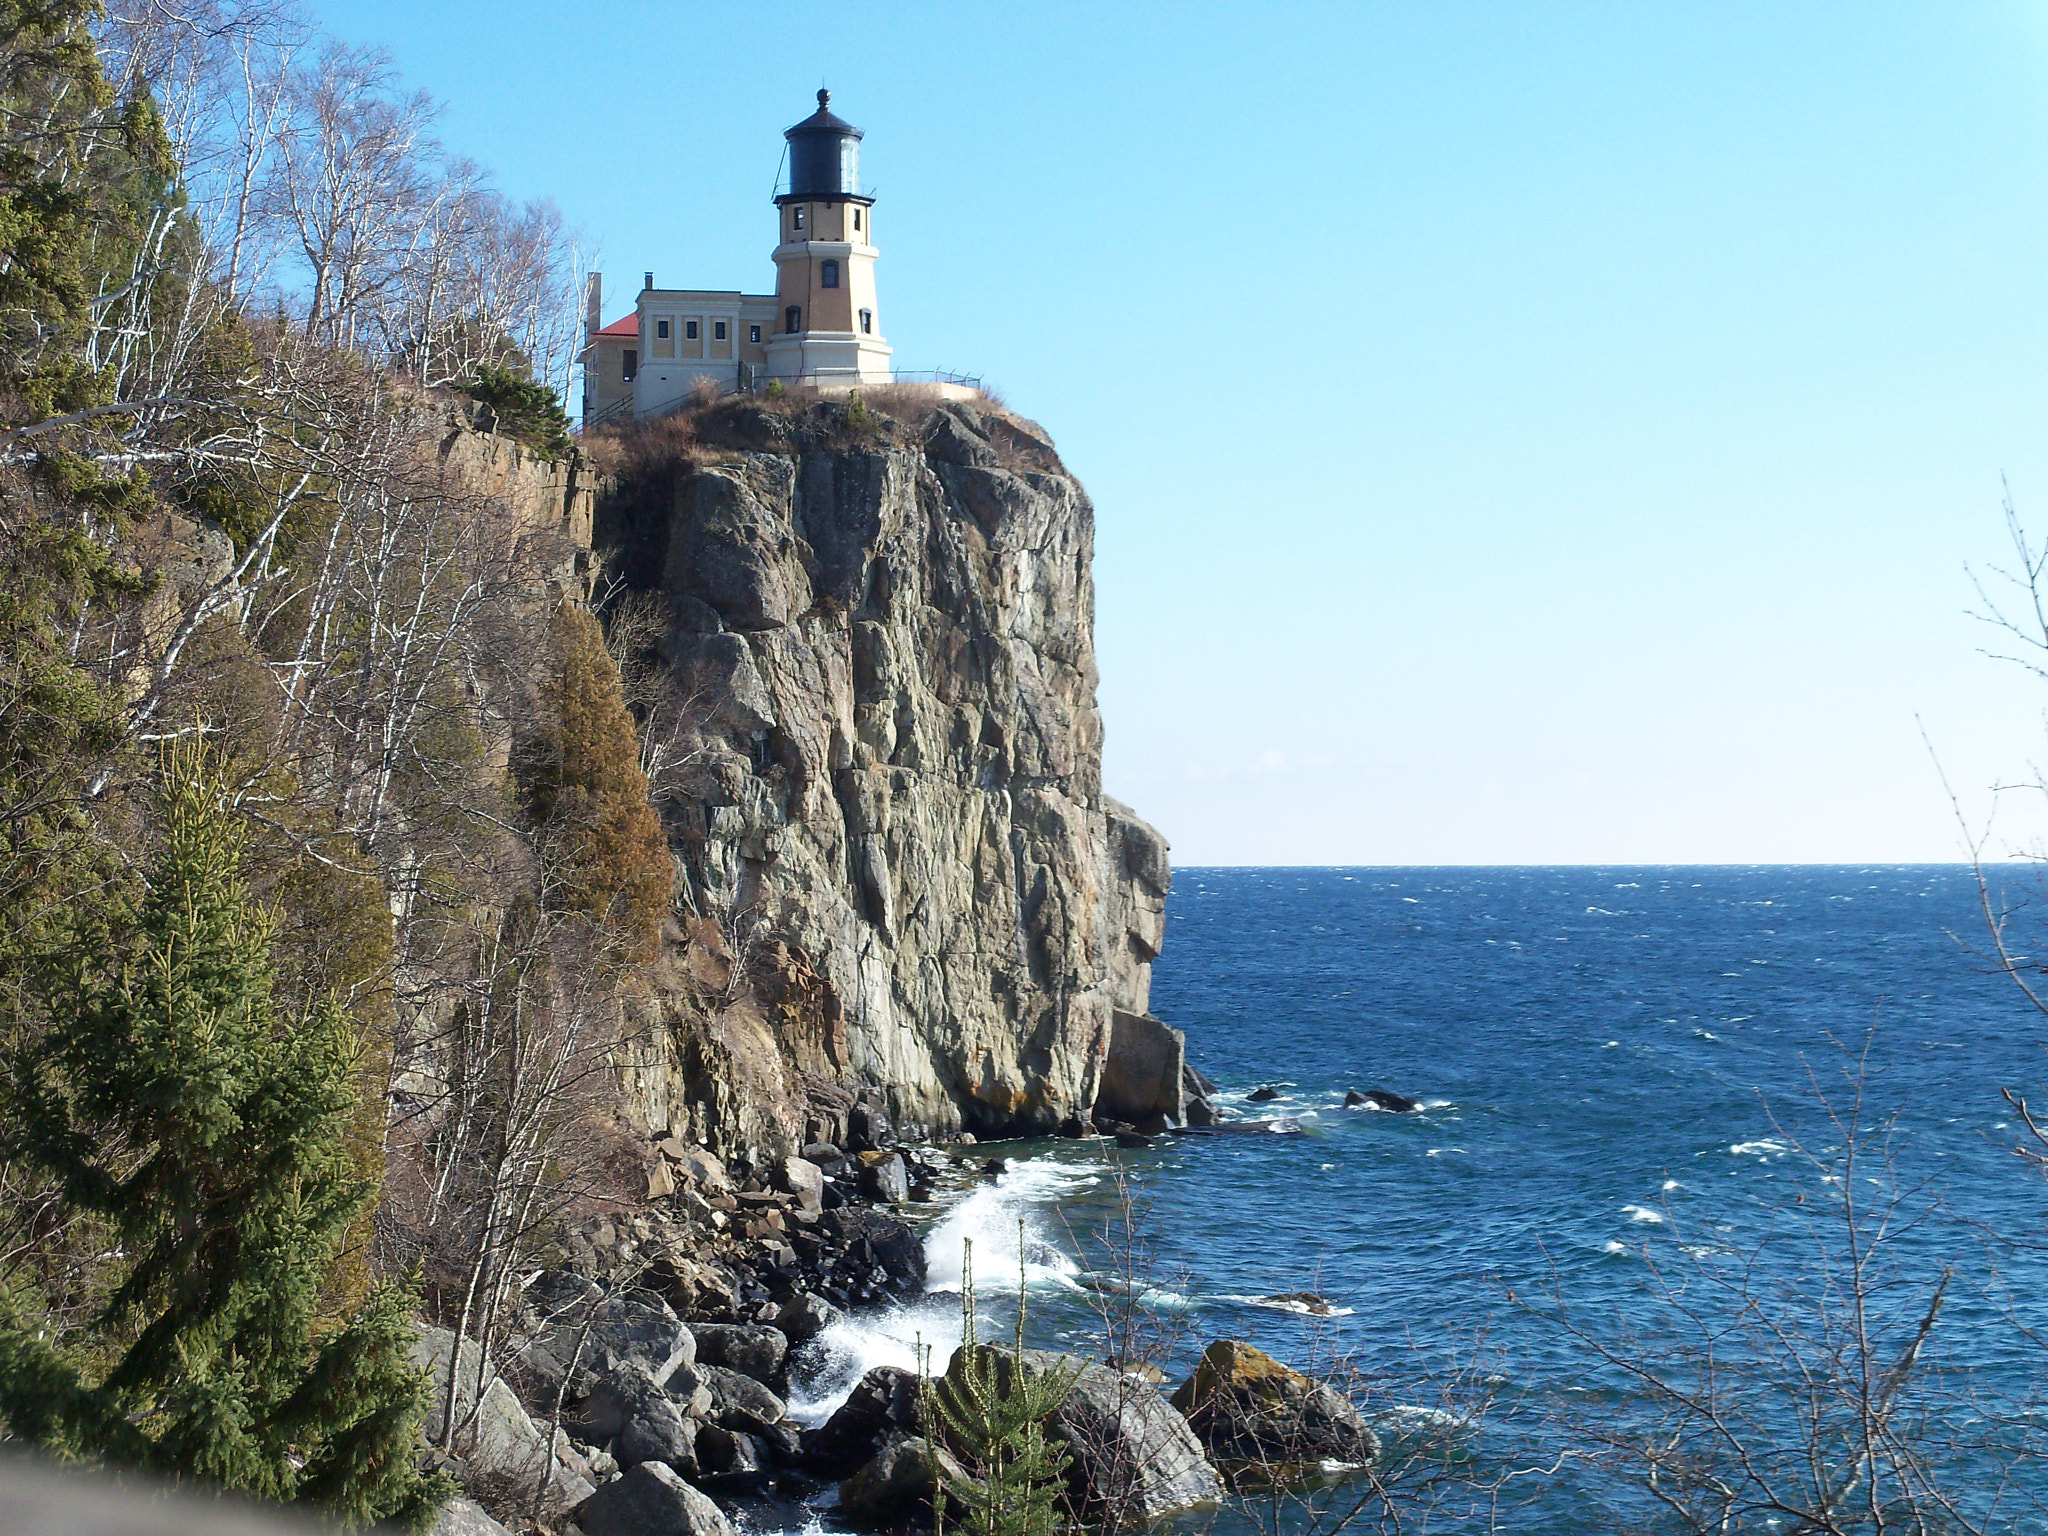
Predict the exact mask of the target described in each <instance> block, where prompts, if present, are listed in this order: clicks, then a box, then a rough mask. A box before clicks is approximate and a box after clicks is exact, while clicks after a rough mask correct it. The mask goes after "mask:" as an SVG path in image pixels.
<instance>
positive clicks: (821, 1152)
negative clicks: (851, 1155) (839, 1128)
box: [804, 1141, 846, 1174]
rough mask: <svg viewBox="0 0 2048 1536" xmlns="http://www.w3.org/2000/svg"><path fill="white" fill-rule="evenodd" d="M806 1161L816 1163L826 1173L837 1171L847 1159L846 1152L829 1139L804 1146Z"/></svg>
mask: <svg viewBox="0 0 2048 1536" xmlns="http://www.w3.org/2000/svg"><path fill="white" fill-rule="evenodd" d="M804 1161H805V1162H807V1163H816V1164H817V1165H818V1166H819V1167H820V1168H822V1169H823V1170H824V1171H825V1172H826V1173H828V1174H830V1173H836V1172H838V1171H839V1168H840V1166H841V1165H842V1164H844V1163H845V1161H846V1154H845V1153H844V1152H842V1151H840V1150H839V1149H838V1148H837V1147H835V1146H833V1145H832V1143H831V1142H829V1141H814V1142H812V1143H811V1144H810V1145H809V1146H807V1147H805V1148H804Z"/></svg>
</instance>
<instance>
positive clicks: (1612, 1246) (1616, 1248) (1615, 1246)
mask: <svg viewBox="0 0 2048 1536" xmlns="http://www.w3.org/2000/svg"><path fill="white" fill-rule="evenodd" d="M1600 1251H1601V1252H1602V1253H1627V1252H1629V1251H1630V1249H1629V1246H1628V1244H1627V1243H1618V1242H1616V1241H1615V1240H1614V1239H1613V1238H1611V1237H1610V1238H1609V1239H1607V1246H1606V1247H1605V1248H1602V1249H1601V1250H1600Z"/></svg>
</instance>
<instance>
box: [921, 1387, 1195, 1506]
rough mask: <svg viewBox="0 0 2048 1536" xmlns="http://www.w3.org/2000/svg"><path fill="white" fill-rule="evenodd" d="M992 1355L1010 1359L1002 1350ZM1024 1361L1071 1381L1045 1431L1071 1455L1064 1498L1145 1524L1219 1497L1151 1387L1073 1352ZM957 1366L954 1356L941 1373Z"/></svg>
mask: <svg viewBox="0 0 2048 1536" xmlns="http://www.w3.org/2000/svg"><path fill="white" fill-rule="evenodd" d="M992 1353H994V1354H995V1355H997V1357H998V1358H999V1359H1001V1360H1003V1361H1008V1360H1010V1359H1012V1358H1013V1357H1012V1356H1011V1355H1010V1353H1009V1351H1007V1350H996V1351H992ZM1024 1364H1025V1368H1026V1369H1027V1370H1030V1371H1033V1372H1045V1371H1054V1370H1056V1371H1058V1372H1059V1373H1060V1374H1061V1375H1062V1376H1065V1377H1067V1378H1069V1379H1070V1380H1071V1381H1072V1383H1073V1386H1072V1389H1071V1390H1070V1391H1069V1392H1068V1394H1067V1398H1066V1401H1065V1402H1064V1403H1062V1404H1061V1405H1060V1408H1059V1410H1058V1412H1056V1413H1055V1414H1054V1415H1053V1420H1052V1423H1051V1425H1050V1426H1049V1428H1050V1432H1051V1434H1052V1436H1053V1438H1055V1439H1057V1440H1059V1441H1060V1442H1062V1443H1063V1444H1064V1445H1065V1446H1066V1448H1067V1454H1068V1456H1069V1457H1070V1458H1071V1460H1070V1463H1069V1466H1068V1496H1069V1498H1070V1499H1072V1500H1073V1501H1074V1503H1075V1504H1076V1505H1077V1506H1078V1507H1080V1508H1083V1509H1086V1510H1088V1511H1090V1512H1091V1513H1092V1515H1093V1517H1094V1518H1096V1519H1098V1520H1103V1521H1106V1522H1108V1523H1111V1524H1124V1523H1127V1522H1131V1521H1140V1520H1151V1519H1155V1518H1157V1517H1158V1516H1160V1515H1164V1514H1167V1513H1169V1512H1170V1511H1172V1510H1176V1509H1186V1508H1188V1507H1190V1506H1192V1505H1196V1504H1205V1503H1209V1502H1211V1501H1212V1500H1216V1499H1220V1498H1221V1497H1222V1496H1223V1484H1222V1481H1221V1479H1219V1478H1218V1477H1217V1475H1216V1469H1215V1468H1214V1467H1212V1466H1210V1465H1209V1459H1208V1457H1207V1456H1206V1455H1204V1454H1203V1451H1202V1445H1201V1442H1200V1441H1199V1440H1197V1439H1196V1437H1195V1435H1194V1434H1193V1433H1192V1432H1191V1431H1190V1430H1189V1428H1188V1425H1187V1423H1186V1421H1185V1420H1184V1419H1182V1417H1181V1416H1180V1414H1178V1413H1176V1412H1175V1411H1174V1409H1173V1407H1172V1405H1171V1404H1169V1403H1168V1402H1167V1400H1166V1399H1165V1397H1163V1396H1162V1395H1161V1394H1160V1392H1159V1389H1158V1388H1157V1387H1155V1386H1153V1385H1152V1384H1151V1383H1150V1382H1148V1381H1144V1380H1141V1379H1140V1378H1138V1377H1136V1376H1132V1375H1127V1374H1126V1373H1124V1372H1122V1371H1118V1370H1114V1369H1112V1368H1111V1367H1109V1366H1106V1365H1102V1364H1100V1363H1098V1362H1096V1361H1093V1360H1084V1359H1082V1358H1081V1357H1080V1356H1078V1355H1061V1354H1052V1353H1049V1352H1046V1351H1042V1350H1026V1351H1025V1352H1024ZM963 1366H964V1362H963V1361H962V1358H961V1354H960V1353H958V1352H956V1353H955V1355H954V1363H953V1365H951V1366H949V1367H948V1369H947V1374H948V1375H949V1376H952V1375H954V1374H955V1373H956V1372H957V1371H958V1370H959V1369H961V1368H963Z"/></svg>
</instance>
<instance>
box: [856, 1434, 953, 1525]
mask: <svg viewBox="0 0 2048 1536" xmlns="http://www.w3.org/2000/svg"><path fill="white" fill-rule="evenodd" d="M937 1459H938V1463H939V1469H940V1472H941V1475H942V1477H943V1478H944V1479H945V1480H946V1481H947V1482H951V1483H954V1484H955V1485H956V1486H957V1485H958V1484H962V1483H969V1482H971V1481H972V1479H970V1478H969V1477H968V1475H967V1471H966V1469H965V1468H963V1467H962V1466H961V1465H960V1463H959V1462H957V1461H955V1460H954V1459H953V1458H952V1457H951V1456H950V1455H948V1454H947V1453H946V1451H945V1450H944V1449H940V1450H939V1452H938V1453H937ZM932 1460H933V1452H932V1446H931V1443H930V1442H929V1441H927V1440H925V1439H924V1438H923V1437H922V1436H919V1435H908V1434H904V1433H902V1432H900V1431H898V1432H895V1433H892V1434H891V1435H890V1436H889V1437H888V1439H887V1440H885V1441H884V1442H883V1443H882V1446H881V1447H880V1449H878V1450H877V1451H876V1452H875V1454H874V1456H873V1457H872V1458H871V1459H870V1460H869V1461H868V1462H867V1463H866V1464H865V1465H863V1466H862V1467H861V1468H860V1470H859V1471H857V1472H855V1473H854V1474H853V1476H851V1477H849V1478H848V1479H847V1480H846V1481H845V1482H843V1483H841V1484H840V1485H839V1507H840V1508H841V1509H842V1510H844V1511H846V1513H847V1514H849V1515H851V1516H853V1517H854V1518H856V1519H860V1520H874V1521H892V1520H896V1519H900V1518H901V1517H903V1516H904V1515H907V1514H910V1513H912V1512H913V1511H915V1510H916V1509H918V1508H919V1507H920V1506H922V1507H924V1508H927V1509H928V1508H930V1507H931V1502H932V1499H933V1496H934V1494H935V1493H936V1492H937V1489H936V1488H935V1487H934V1479H933V1477H932Z"/></svg>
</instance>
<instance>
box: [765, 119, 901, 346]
mask: <svg viewBox="0 0 2048 1536" xmlns="http://www.w3.org/2000/svg"><path fill="white" fill-rule="evenodd" d="M783 138H784V139H785V140H787V141H788V143H789V189H788V190H787V191H786V192H782V193H780V194H778V195H777V196H776V199H775V208H776V216H777V219H778V221H779V223H780V226H781V227H780V229H779V231H778V238H777V240H776V243H775V307H776V314H775V333H774V339H773V340H772V341H770V342H769V343H768V347H767V353H768V356H767V366H766V367H765V368H764V369H763V372H764V373H765V374H766V375H767V376H768V377H769V378H774V379H788V380H791V381H793V382H802V383H806V384H824V385H830V384H838V383H846V384H857V383H886V382H888V379H889V377H890V374H889V357H890V348H889V344H888V343H887V342H885V341H884V340H882V325H881V319H880V315H879V311H878V307H877V304H876V299H875V257H876V256H877V255H879V254H880V253H879V252H878V251H877V250H876V249H875V220H874V211H875V200H874V199H873V198H872V197H868V196H865V195H863V194H862V192H861V189H860V141H861V131H860V130H859V129H858V128H856V127H854V126H853V124H851V123H849V122H847V121H845V120H844V119H842V118H840V117H838V116H836V115H835V114H834V113H833V111H832V93H831V92H830V91H820V92H818V110H817V111H816V112H814V113H812V114H811V115H810V116H809V117H807V118H805V119H804V120H803V121H802V122H800V123H798V124H797V125H796V126H795V127H794V128H791V129H789V130H788V131H787V132H786V133H784V134H783Z"/></svg>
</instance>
